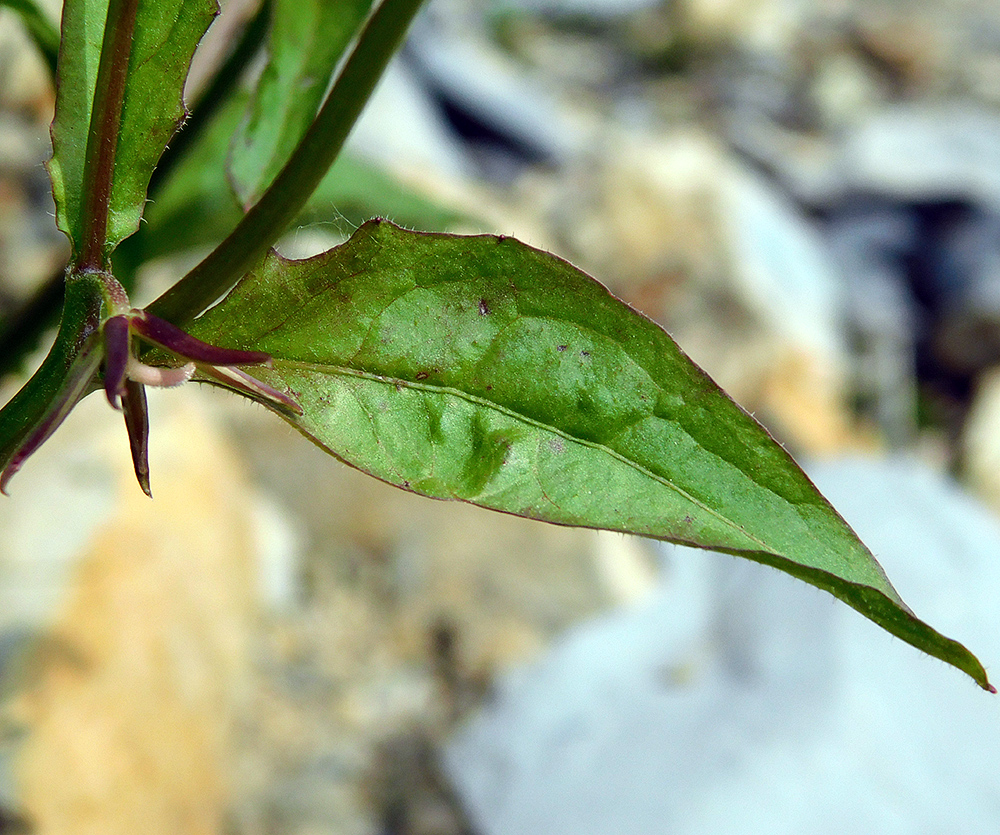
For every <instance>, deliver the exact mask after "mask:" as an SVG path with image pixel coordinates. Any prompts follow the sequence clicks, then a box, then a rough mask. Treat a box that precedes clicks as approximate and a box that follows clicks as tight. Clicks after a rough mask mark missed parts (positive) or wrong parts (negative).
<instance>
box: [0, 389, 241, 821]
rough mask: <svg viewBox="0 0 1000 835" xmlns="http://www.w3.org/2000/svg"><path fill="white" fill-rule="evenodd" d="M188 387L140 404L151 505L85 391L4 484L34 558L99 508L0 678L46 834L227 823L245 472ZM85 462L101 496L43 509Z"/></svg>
mask: <svg viewBox="0 0 1000 835" xmlns="http://www.w3.org/2000/svg"><path fill="white" fill-rule="evenodd" d="M197 395H198V392H197V391H194V390H193V389H192V390H190V391H188V390H181V391H177V392H168V393H161V392H155V393H153V395H152V397H151V400H152V401H153V403H152V404H151V405H152V406H153V407H154V409H153V411H154V414H153V416H152V424H153V435H152V449H151V468H152V477H153V490H154V495H155V499H154V500H153V501H150V500H149V499H147V498H146V497H145V496H144V495H143V494H142V492H141V491H140V489H139V488H138V486H137V485H136V484H135V481H134V477H133V475H132V473H131V471H130V469H131V466H130V463H129V461H128V451H127V441H126V438H125V434H124V431H123V429H122V427H121V423H120V418H119V417H118V416H117V415H116V414H114V413H113V412H111V411H110V410H109V409H108V408H107V404H106V403H103V402H101V400H100V398H98V397H96V396H95V397H92V398H90V399H89V400H88V401H85V402H84V404H82V406H81V407H80V409H79V414H75V415H73V417H72V418H71V421H70V422H69V423H68V424H67V425H66V426H64V427H63V428H62V430H60V432H59V433H57V434H56V436H55V437H54V438H53V439H52V442H51V446H50V447H48V448H46V449H43V450H42V451H40V452H39V453H38V456H37V458H38V459H39V460H38V461H37V463H38V466H37V467H35V464H36V461H35V459H32V460H31V461H29V463H28V464H27V465H26V467H25V470H24V471H23V473H22V474H21V475H19V476H18V478H16V479H15V480H14V482H13V483H12V485H11V488H12V491H15V492H16V495H17V500H18V502H21V503H28V504H32V505H34V506H35V507H43V508H45V512H46V514H47V517H48V521H47V523H46V524H41V525H38V526H37V527H36V528H35V530H34V533H35V543H36V546H35V547H36V553H37V555H38V558H39V562H40V563H44V561H45V558H46V556H51V555H52V553H53V552H52V551H51V550H48V549H50V548H51V547H52V546H51V543H52V541H53V540H56V539H58V538H59V534H60V529H61V528H62V527H63V526H64V525H65V524H66V522H64V519H63V517H64V513H65V512H67V511H69V510H73V511H80V510H81V509H83V510H84V511H85V512H91V511H95V510H96V514H95V515H94V516H88V517H87V518H86V519H84V520H82V521H80V520H77V521H74V522H72V523H71V525H75V528H76V530H77V534H78V535H77V536H76V537H75V540H76V541H75V543H73V545H74V546H75V547H70V548H64V554H65V555H66V556H65V565H66V566H67V570H66V571H65V572H64V574H63V576H64V578H65V581H66V582H65V587H64V588H62V589H61V590H58V591H53V592H52V593H51V594H49V595H48V597H47V598H46V601H45V602H47V603H50V604H54V605H53V606H52V608H51V609H50V611H49V612H48V615H47V616H46V613H45V607H43V606H39V607H36V610H35V612H34V615H35V616H37V617H38V618H39V620H38V621H36V623H35V624H34V625H35V627H36V628H38V629H39V630H40V634H41V635H43V636H44V637H43V638H41V639H40V640H39V641H37V642H36V644H35V647H34V648H33V650H32V652H31V656H30V658H29V663H28V665H27V670H28V674H27V675H26V676H25V677H23V678H22V680H21V681H20V682H13V683H11V682H8V689H11V688H13V690H14V691H15V695H14V697H13V701H12V702H11V703H9V705H8V714H9V715H11V716H13V717H15V718H16V719H17V720H18V721H19V722H20V723H21V725H22V727H23V728H24V731H25V732H26V736H25V741H24V743H23V746H22V747H21V749H20V751H19V752H18V754H17V758H16V766H15V770H16V776H17V788H16V802H17V804H18V806H19V808H20V809H21V810H22V811H23V813H24V814H25V816H26V817H27V819H28V820H29V821H30V822H31V824H32V825H33V826H34V830H33V831H35V832H37V833H39V835H59V833H67V835H68V834H69V833H73V835H85V834H86V833H94V835H97V833H100V834H101V835H114V833H122V835H125V833H129V834H130V835H131V833H136V832H142V833H146V834H147V835H155V833H164V835H167V833H170V835H179V834H186V835H201V833H206V835H207V833H215V832H219V831H220V826H221V823H222V820H223V816H224V813H225V810H226V808H227V805H228V803H229V799H230V785H229V780H230V770H231V769H230V765H231V764H230V742H231V739H230V733H231V726H232V721H233V719H234V717H235V715H236V713H237V711H238V709H239V705H240V703H241V700H242V699H243V698H244V696H245V693H244V688H245V686H246V676H247V669H246V665H247V649H248V643H249V640H250V637H251V635H252V631H253V627H254V624H255V615H256V598H255V594H254V587H253V585H252V583H253V578H254V571H255V542H254V540H253V525H252V520H251V518H250V502H249V501H248V493H249V490H248V486H247V482H246V481H245V478H244V475H243V472H242V470H241V468H240V466H239V465H238V462H237V461H236V460H235V458H234V455H233V454H232V452H231V451H230V449H229V447H228V445H227V444H226V442H225V441H224V440H223V439H222V438H221V437H220V435H219V434H218V432H216V431H215V430H213V429H212V427H211V424H210V422H209V421H208V420H207V419H206V416H205V413H204V410H203V409H201V408H200V407H199V406H198V403H197V401H198V396H197ZM67 451H70V452H73V454H69V455H67V454H65V453H67ZM74 459H75V460H74ZM81 461H85V464H84V467H85V468H87V469H89V471H90V479H88V480H90V481H91V482H92V483H93V484H96V485H97V488H96V489H95V490H91V491H90V492H91V493H97V494H98V496H99V498H98V500H96V501H95V500H93V498H94V497H93V496H91V502H90V505H89V507H88V506H87V505H86V503H84V502H79V501H78V502H76V506H75V507H71V504H72V503H65V504H64V503H59V502H56V503H53V502H52V501H51V498H52V496H53V495H56V494H57V492H56V491H60V490H64V491H65V490H66V487H65V483H66V482H67V481H72V480H73V479H74V477H75V475H79V467H80V462H81ZM85 471H86V470H85ZM29 474H32V477H31V478H28V477H25V478H23V479H22V478H21V476H22V475H23V476H28V475H29ZM43 477H47V478H49V479H50V489H49V492H46V491H45V489H44V485H40V484H38V483H37V481H39V480H42V479H43ZM40 488H41V489H40ZM83 492H84V493H86V492H87V491H86V490H84V491H83ZM13 510H14V505H13V504H11V505H8V506H7V507H4V508H3V512H11V511H13ZM95 519H96V521H95ZM60 547H61V546H60ZM3 556H4V557H7V556H8V554H7V553H4V554H3ZM55 585H58V583H56V584H55ZM8 593H10V592H9V590H8Z"/></svg>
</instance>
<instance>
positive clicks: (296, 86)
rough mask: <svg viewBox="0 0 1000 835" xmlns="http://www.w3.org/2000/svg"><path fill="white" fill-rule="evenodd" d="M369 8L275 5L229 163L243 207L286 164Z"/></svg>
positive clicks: (302, 0)
mask: <svg viewBox="0 0 1000 835" xmlns="http://www.w3.org/2000/svg"><path fill="white" fill-rule="evenodd" d="M370 6H371V0H339V2H336V3H331V2H329V0H276V2H275V4H274V12H273V23H272V27H271V40H270V45H269V50H268V51H269V60H268V63H267V66H266V67H265V68H264V72H263V73H262V74H261V77H260V81H259V82H258V84H257V91H256V94H255V96H254V100H253V104H252V106H251V108H250V112H249V114H248V116H247V119H246V121H244V123H243V124H242V126H241V128H240V130H239V132H238V133H237V134H236V136H235V137H234V140H233V146H232V155H231V158H230V174H231V177H232V181H233V186H234V188H235V190H236V194H237V197H238V198H239V200H240V202H241V203H242V204H243V205H244V206H249V205H250V204H252V203H254V202H256V200H258V199H259V198H260V196H261V195H262V194H263V193H264V190H265V189H266V188H267V187H268V186H269V185H270V184H271V181H272V180H273V179H274V176H275V174H277V173H278V171H280V170H281V167H282V166H283V165H284V164H285V163H286V162H287V161H288V158H289V156H291V153H292V151H293V150H294V149H295V146H296V145H297V144H298V142H299V140H300V139H301V138H302V134H304V133H305V131H306V128H308V127H309V125H310V123H311V122H312V120H313V117H315V115H316V110H317V109H318V108H319V105H320V103H321V102H322V101H323V96H324V95H325V94H326V90H327V86H328V85H329V82H330V77H331V76H332V75H333V71H334V69H335V68H336V66H337V61H338V60H339V59H340V57H341V55H342V54H343V52H344V50H345V49H346V48H347V45H348V44H349V43H350V41H351V38H352V37H353V35H354V33H355V31H356V30H357V28H358V27H359V26H360V25H361V22H362V21H363V20H364V19H365V15H366V14H367V13H368V9H369V8H370Z"/></svg>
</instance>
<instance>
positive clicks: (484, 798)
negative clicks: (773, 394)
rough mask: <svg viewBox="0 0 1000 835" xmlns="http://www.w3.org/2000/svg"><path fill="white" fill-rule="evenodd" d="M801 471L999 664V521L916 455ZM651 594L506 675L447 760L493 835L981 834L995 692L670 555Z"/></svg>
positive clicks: (902, 647)
mask: <svg viewBox="0 0 1000 835" xmlns="http://www.w3.org/2000/svg"><path fill="white" fill-rule="evenodd" d="M814 475H815V477H816V478H817V481H818V483H819V485H820V487H821V488H822V489H824V490H825V491H827V495H829V496H830V497H831V498H832V499H833V501H834V503H835V505H837V506H838V507H839V509H840V510H841V511H842V512H843V513H844V515H845V516H846V518H847V519H848V520H849V521H851V523H852V524H853V525H854V526H855V527H856V529H857V530H858V531H859V533H860V534H861V536H862V537H863V538H864V539H865V540H866V541H867V543H868V544H869V545H870V546H871V547H872V549H873V550H874V551H875V553H876V554H877V555H878V557H879V558H880V559H881V561H882V564H883V565H884V567H885V568H886V570H887V572H888V574H889V576H890V577H891V578H892V579H893V581H894V583H895V584H896V586H897V588H898V589H899V591H900V593H901V594H902V596H903V598H904V599H905V600H907V602H908V603H909V604H910V605H911V606H913V608H914V609H915V611H916V612H917V613H918V615H920V616H921V617H923V618H925V619H927V620H928V621H929V622H930V623H932V624H933V625H934V626H935V627H936V628H939V629H941V630H942V631H944V632H945V633H946V634H948V635H952V636H954V637H956V638H958V639H960V640H962V641H964V642H966V643H967V645H968V646H970V647H971V648H972V649H973V650H974V651H976V652H977V653H980V654H981V657H982V658H983V659H984V660H985V661H986V662H987V663H989V662H990V661H991V660H995V659H996V658H998V657H1000V639H998V632H997V629H996V621H997V605H996V604H997V600H998V599H1000V565H998V562H997V559H996V555H997V553H1000V530H998V527H997V524H996V521H995V520H994V518H993V517H992V516H990V515H989V514H988V513H987V512H986V511H985V510H983V509H982V508H981V507H980V506H978V505H976V504H975V503H974V502H973V501H971V500H970V499H969V498H967V497H966V496H964V495H963V494H961V493H960V492H959V491H958V490H957V489H955V488H954V487H953V486H952V485H950V484H948V483H946V482H945V481H943V480H942V479H940V478H938V477H937V476H935V475H933V474H931V473H929V472H927V471H926V470H924V469H921V468H920V467H919V466H917V465H915V464H911V463H906V462H901V461H889V462H881V463H879V462H871V461H856V462H846V463H840V464H830V465H825V466H823V467H818V468H816V469H815V471H814ZM669 565H670V566H671V568H672V569H673V570H676V571H678V572H681V574H680V578H679V579H678V578H672V577H671V576H670V575H668V577H667V580H666V581H665V583H664V586H663V589H662V591H661V592H660V593H659V595H658V596H657V598H656V600H654V601H653V602H651V603H649V604H648V605H645V606H643V607H641V608H635V609H630V610H625V611H621V612H619V613H617V614H614V615H612V616H609V617H606V618H603V619H602V620H600V621H597V622H594V623H591V624H589V625H586V626H584V627H582V628H579V629H576V630H574V631H573V632H571V633H570V634H569V635H567V636H566V638H565V640H564V641H562V642H561V643H560V644H559V645H558V646H557V647H555V648H554V649H553V650H552V651H551V652H550V654H549V655H548V657H547V658H545V659H544V660H543V661H542V662H540V663H539V664H537V665H535V666H534V667H531V668H528V669H524V670H520V671H517V672H515V673H512V674H511V675H510V676H508V678H507V679H506V680H505V681H503V682H502V683H501V685H500V688H499V692H498V694H497V697H496V698H495V700H494V701H493V702H492V703H491V704H490V705H489V706H488V707H487V708H486V709H485V710H484V712H483V713H482V714H481V715H479V716H478V717H476V718H475V719H474V720H473V721H472V722H471V723H470V724H469V725H468V726H467V727H466V728H465V729H464V730H463V731H462V732H461V733H460V734H459V735H458V737H457V738H456V739H455V740H454V742H453V744H452V745H451V747H450V748H449V749H448V751H447V752H446V758H445V759H446V764H447V768H448V771H449V773H450V775H451V778H452V780H453V781H454V783H455V785H456V786H457V788H458V791H459V793H460V795H461V797H462V800H463V801H464V803H465V804H466V806H467V807H468V808H469V810H470V811H471V813H472V816H473V819H474V822H475V823H476V824H477V825H478V826H479V828H480V830H481V831H482V832H484V833H487V835H499V833H518V835H532V833H545V835H559V834H560V833H573V835H604V833H608V834H609V835H610V833H621V832H629V833H638V834H640V835H641V833H661V832H670V833H673V835H694V834H695V833H705V832H726V833H730V835H743V834H744V833H747V834H748V833H767V835H774V833H789V835H791V833H802V832H809V833H816V835H824V834H825V833H830V835H833V833H837V835H842V833H858V835H862V834H863V835H868V833H872V832H879V833H912V832H977V831H978V832H991V831H997V830H998V828H1000V788H998V786H997V782H996V768H995V758H996V755H995V752H996V750H997V748H998V747H1000V722H998V719H1000V702H998V700H997V699H996V698H995V697H990V696H989V695H987V694H985V693H983V692H982V691H980V690H979V689H978V688H976V686H975V685H974V684H973V683H972V682H971V681H969V680H968V679H967V678H965V677H964V676H963V675H961V674H960V673H958V672H957V671H955V670H953V669H951V668H948V667H945V666H944V665H943V664H941V663H937V662H935V661H934V660H932V659H930V658H928V657H927V656H924V655H922V654H920V653H919V652H917V651H916V650H914V649H913V648H911V647H909V646H908V645H906V644H904V643H902V642H901V641H899V640H896V639H894V638H892V637H891V636H889V635H888V634H887V633H884V632H882V631H881V630H880V629H878V628H877V627H875V626H874V625H873V624H871V623H870V622H868V621H867V620H865V619H864V618H862V617H861V616H860V615H858V614H857V613H856V612H854V611H853V610H851V609H849V608H848V607H846V606H844V605H842V604H840V603H838V602H836V601H834V600H833V599H832V598H830V597H829V596H827V595H825V594H823V593H822V592H819V591H817V590H816V589H813V588H811V587H809V586H807V585H805V584H802V583H798V582H796V581H794V580H792V579H791V578H789V577H787V576H785V575H783V574H780V573H779V572H776V571H772V570H770V569H766V568H762V567H759V566H755V565H753V564H751V563H748V562H743V561H739V560H735V559H733V558H730V557H720V556H717V555H712V554H703V553H698V552H684V553H682V552H681V549H670V551H669Z"/></svg>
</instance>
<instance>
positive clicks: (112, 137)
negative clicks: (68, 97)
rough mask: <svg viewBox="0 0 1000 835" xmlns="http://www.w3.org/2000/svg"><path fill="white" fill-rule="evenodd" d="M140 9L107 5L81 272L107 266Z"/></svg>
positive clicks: (135, 1) (122, 0) (122, 2)
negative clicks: (110, 214) (120, 138)
mask: <svg viewBox="0 0 1000 835" xmlns="http://www.w3.org/2000/svg"><path fill="white" fill-rule="evenodd" d="M138 6H139V0H111V2H110V3H109V4H108V18H107V23H106V24H105V27H104V41H103V43H102V44H101V63H100V66H99V67H98V70H97V83H96V87H95V90H94V107H93V111H92V115H91V117H90V133H89V135H88V137H87V155H86V161H85V162H84V168H83V189H84V197H83V209H84V211H83V240H82V242H81V249H80V252H79V254H78V255H77V259H76V266H77V267H78V269H80V270H97V271H103V270H104V269H105V268H106V266H107V264H106V262H107V252H106V248H107V246H106V245H107V230H108V208H109V204H110V201H111V187H112V184H113V182H114V175H115V153H116V151H117V149H118V134H119V131H120V128H121V115H122V102H123V101H124V99H125V81H126V79H127V78H128V63H129V55H130V54H131V52H132V33H133V32H134V31H135V18H136V10H137V9H138Z"/></svg>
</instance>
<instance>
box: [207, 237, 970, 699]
mask: <svg viewBox="0 0 1000 835" xmlns="http://www.w3.org/2000/svg"><path fill="white" fill-rule="evenodd" d="M190 330H191V332H192V334H194V335H195V336H197V337H198V338H200V339H203V340H205V341H208V342H212V343H224V344H228V345H231V346H232V347H234V348H240V349H246V350H249V349H253V350H263V351H266V352H268V353H270V354H271V355H272V356H273V357H274V364H273V367H272V368H270V369H267V368H261V369H257V370H255V374H256V375H257V376H258V377H259V378H260V379H262V380H263V381H264V382H266V383H268V384H269V385H272V386H275V387H276V388H279V389H281V390H284V391H286V392H288V393H289V394H291V395H292V396H294V397H295V398H296V399H297V400H298V402H299V404H300V405H301V406H302V408H303V411H304V413H303V415H302V416H301V417H300V418H297V419H294V420H292V422H293V424H294V425H295V426H296V427H297V428H298V429H299V430H300V431H302V432H303V433H304V434H306V435H307V436H309V437H310V438H312V439H313V440H315V441H316V442H317V443H318V444H320V445H321V446H323V447H324V448H325V449H327V450H328V451H329V452H331V453H332V454H333V455H335V456H336V457H337V458H339V459H341V460H343V461H345V462H346V463H348V464H350V465H352V466H354V467H357V468H359V469H361V470H363V471H365V472H368V473H370V474H371V475H374V476H376V477H377V478H380V479H382V480H384V481H387V482H389V483H391V484H394V485H397V486H399V487H402V488H404V489H407V490H411V491H413V492H415V493H419V494H422V495H425V496H430V497H432V498H437V499H460V500H462V501H468V502H472V503H474V504H477V505H480V506H482V507H486V508H491V509H494V510H498V511H503V512H507V513H513V514H517V515H520V516H525V517H528V518H532V519H540V520H544V521H547V522H553V523H556V524H562V525H577V526H584V527H592V528H602V529H608V530H614V531H622V532H626V533H636V534H641V535H644V536H649V537H653V538H656V539H662V540H667V541H671V542H678V543H683V544H686V545H694V546H698V547H703V548H711V549H714V550H719V551H723V552H727V553H731V554H736V555H739V556H743V557H747V558H749V559H753V560H756V561H758V562H762V563H766V564H768V565H772V566H774V567H776V568H779V569H781V570H783V571H786V572H788V573H790V574H792V575H794V576H796V577H799V578H800V579H803V580H805V581H807V582H809V583H812V584H813V585H815V586H818V587H820V588H822V589H825V590H826V591H828V592H830V593H832V594H833V595H835V596H836V597H839V598H840V599H841V600H843V601H845V602H846V603H848V604H849V605H850V606H853V607H854V608H855V609H857V610H858V611H859V612H861V613H862V614H864V615H865V616H866V617H868V618H870V619H871V620H873V621H874V622H875V623H877V624H879V625H880V626H882V627H884V628H885V629H887V630H888V631H889V632H891V633H893V634H894V635H897V636H898V637H900V638H902V639H903V640H905V641H907V642H908V643H910V644H912V645H914V646H916V647H917V648H919V649H921V650H923V651H924V652H927V653H929V654H931V655H934V656H936V657H938V658H941V659H943V660H945V661H947V662H948V663H950V664H953V665H954V666H956V667H958V668H959V669H962V670H964V671H965V672H966V673H968V674H969V675H970V676H972V678H974V679H975V680H976V681H977V683H979V684H980V686H982V687H989V684H988V681H987V678H986V674H985V671H984V670H983V667H982V665H981V664H980V663H979V662H978V660H976V658H975V657H974V656H973V655H972V654H971V653H969V651H968V650H967V649H965V647H963V646H962V645H961V644H958V643H956V642H954V641H952V640H950V639H948V638H945V637H944V636H942V635H940V634H939V633H937V632H936V631H934V630H933V629H931V628H930V627H929V626H928V625H927V624H925V623H923V622H922V621H920V620H918V619H917V618H916V617H915V616H914V615H913V613H912V612H910V610H909V609H908V608H907V607H906V605H905V604H904V603H903V601H902V600H901V599H900V598H899V595H898V594H897V593H896V591H895V590H894V589H893V587H892V586H891V584H890V583H889V581H888V579H887V578H886V577H885V574H884V573H883V571H882V569H881V567H880V566H879V565H878V563H877V562H876V560H875V558H874V557H873V556H872V555H871V553H870V552H869V551H868V550H867V548H866V547H865V546H864V545H863V544H862V543H861V541H860V540H859V539H858V538H857V536H856V535H855V534H854V532H853V531H852V530H851V529H850V527H849V526H848V525H847V524H846V523H845V522H844V520H843V519H842V518H841V517H840V516H839V515H838V514H837V512H836V511H835V510H834V509H833V508H832V507H831V506H830V504H829V503H828V502H827V501H826V500H825V499H824V498H823V497H822V496H821V495H820V494H819V492H818V491H817V490H816V488H815V487H814V486H813V485H812V483H811V482H810V481H809V479H808V478H807V477H806V476H805V474H803V472H802V471H801V470H800V469H799V468H798V466H797V465H796V464H795V463H794V462H793V460H792V459H791V458H790V457H789V455H788V454H787V453H786V452H785V451H784V450H783V449H782V448H781V446H780V445H778V444H777V443H776V442H774V441H773V440H772V439H771V437H770V436H769V435H768V434H767V433H766V432H765V431H764V429H762V428H761V427H760V425H759V424H757V423H756V422H755V421H754V420H753V418H751V417H750V416H749V415H747V414H746V412H744V411H743V410H742V409H740V408H739V407H738V406H737V405H736V404H735V403H733V401H732V400H731V399H729V397H728V396H727V395H726V394H725V393H724V392H723V391H722V390H721V389H719V387H718V386H717V385H716V384H715V383H714V382H713V381H712V380H711V379H709V377H708V376H707V375H705V373H704V372H703V371H701V369H699V368H698V367H697V366H695V365H694V364H693V363H692V362H691V361H690V360H689V359H688V358H687V357H686V356H685V355H684V354H683V353H682V352H681V350H680V349H679V348H678V347H677V345H676V344H675V343H674V342H673V340H672V339H671V338H670V337H669V336H668V335H667V333H666V332H665V331H663V330H662V329H661V328H660V327H659V326H658V325H656V324H655V323H654V322H652V321H651V320H649V319H647V318H645V317H643V316H642V315H640V314H638V313H636V312H635V311H634V310H632V309H631V308H629V307H628V306H627V305H625V304H624V303H622V302H620V301H619V300H617V299H615V298H614V297H613V296H612V295H611V294H610V293H609V292H608V291H607V290H606V289H605V288H604V287H603V286H601V285H600V284H599V283H598V282H596V281H594V280H593V279H591V278H590V277H588V276H586V275H585V274H583V273H582V272H580V271H579V270H577V269H575V268H574V267H572V266H571V265H570V264H568V263H566V262H565V261H562V260H560V259H558V258H556V257H554V256H552V255H549V254H546V253H543V252H539V251H537V250H534V249H531V248H530V247H527V246H525V245H524V244H521V243H519V242H517V241H515V240H513V239H509V238H503V237H493V236H476V237H458V236H448V235H430V234H419V233H413V232H406V231H404V230H402V229H399V228H398V227H395V226H393V225H392V224H389V223H387V222H384V221H372V222H369V223H367V224H365V225H364V226H362V227H361V228H360V229H359V230H358V231H357V232H356V233H355V235H354V236H353V237H352V238H351V240H350V241H348V242H347V243H346V244H344V245H342V246H340V247H337V248H335V249H333V250H330V251H329V252H327V253H324V254H322V255H319V256H317V257H315V258H312V259H308V260H304V261H287V260H284V259H282V258H280V257H279V256H277V255H275V254H272V255H271V256H269V257H268V258H267V259H266V260H265V261H264V263H263V264H261V265H260V267H259V268H258V269H256V270H255V271H253V272H251V273H250V274H248V275H247V276H246V277H245V278H244V280H243V281H241V282H240V284H238V285H237V287H236V288H235V289H234V290H233V291H232V292H231V293H230V294H229V295H228V296H227V298H226V299H224V300H223V301H222V302H221V303H220V304H219V305H217V306H216V307H215V308H213V309H211V310H210V311H208V312H207V313H206V314H205V315H204V316H202V317H201V318H200V319H198V320H197V321H195V322H193V323H190ZM285 417H286V419H287V416H285Z"/></svg>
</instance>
